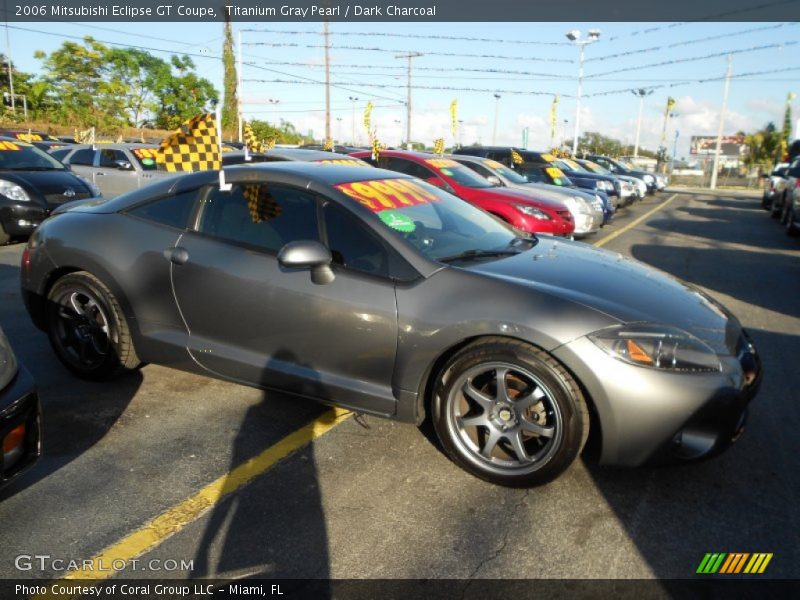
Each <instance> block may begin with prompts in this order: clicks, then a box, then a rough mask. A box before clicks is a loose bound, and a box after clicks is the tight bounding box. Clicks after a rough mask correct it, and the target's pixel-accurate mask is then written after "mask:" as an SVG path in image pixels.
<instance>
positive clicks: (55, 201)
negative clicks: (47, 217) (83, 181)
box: [44, 191, 92, 207]
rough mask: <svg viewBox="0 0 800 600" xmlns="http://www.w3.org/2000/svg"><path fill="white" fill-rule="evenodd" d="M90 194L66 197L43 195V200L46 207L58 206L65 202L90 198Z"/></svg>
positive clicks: (82, 193) (79, 193)
mask: <svg viewBox="0 0 800 600" xmlns="http://www.w3.org/2000/svg"><path fill="white" fill-rule="evenodd" d="M91 197H92V194H91V193H90V192H88V191H87V192H78V191H76V192H75V195H74V196H70V197H67V196H65V195H64V194H63V193H59V194H45V196H44V199H45V202H47V206H49V207H52V206H60V205H61V204H64V203H65V202H71V201H72V200H83V199H84V198H91Z"/></svg>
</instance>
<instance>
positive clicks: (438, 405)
mask: <svg viewBox="0 0 800 600" xmlns="http://www.w3.org/2000/svg"><path fill="white" fill-rule="evenodd" d="M432 408H433V410H432V416H433V422H434V427H435V429H436V433H437V435H438V437H439V439H440V441H441V443H442V446H443V447H444V449H445V451H446V452H447V454H448V455H449V456H450V458H451V459H452V460H453V461H454V462H455V463H456V464H458V465H459V466H461V467H462V468H464V469H465V470H467V471H469V472H470V473H472V474H473V475H476V476H478V477H480V478H481V479H485V480H487V481H490V482H492V483H496V484H500V485H506V486H512V487H531V486H535V485H541V484H544V483H547V482H548V481H551V480H553V479H555V478H556V477H558V476H559V475H561V473H563V472H564V471H565V470H566V469H567V468H568V467H569V466H570V465H571V464H572V463H573V461H574V460H575V458H576V457H577V456H578V454H579V453H580V451H581V449H582V448H583V445H584V444H585V442H586V438H587V437H588V433H589V415H588V411H587V409H586V402H585V401H584V399H583V395H582V394H581V391H580V388H579V386H578V385H577V383H576V382H575V380H574V379H573V378H572V377H571V376H570V375H569V373H567V371H566V370H565V369H564V367H563V366H562V365H561V364H560V363H559V362H558V361H556V360H555V359H554V358H553V357H552V356H550V355H549V354H547V353H545V352H543V351H541V350H539V349H537V348H534V347H533V346H530V345H529V344H525V343H523V342H519V341H514V340H506V339H502V338H487V339H485V340H482V341H479V342H476V343H474V344H471V345H469V346H467V347H466V348H464V349H463V350H461V351H460V352H458V353H457V354H456V355H455V356H454V357H453V358H452V359H451V360H450V361H449V362H448V363H447V365H445V367H444V368H443V369H442V372H441V374H440V376H439V379H438V381H437V384H436V388H435V390H434V395H433V407H432Z"/></svg>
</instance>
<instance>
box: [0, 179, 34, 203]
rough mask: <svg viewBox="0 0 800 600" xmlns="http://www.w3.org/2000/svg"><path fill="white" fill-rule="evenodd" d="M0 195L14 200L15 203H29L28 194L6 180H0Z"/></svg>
mask: <svg viewBox="0 0 800 600" xmlns="http://www.w3.org/2000/svg"><path fill="white" fill-rule="evenodd" d="M0 194H2V195H3V196H5V197H6V198H11V199H12V200H16V201H17V202H30V201H31V197H30V196H29V195H28V192H26V191H25V190H23V189H22V188H21V187H20V186H18V185H17V184H16V183H12V182H11V181H8V180H7V179H0Z"/></svg>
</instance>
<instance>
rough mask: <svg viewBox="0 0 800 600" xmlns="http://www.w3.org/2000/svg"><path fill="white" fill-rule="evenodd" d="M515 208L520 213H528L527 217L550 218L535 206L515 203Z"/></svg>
mask: <svg viewBox="0 0 800 600" xmlns="http://www.w3.org/2000/svg"><path fill="white" fill-rule="evenodd" d="M516 208H517V210H518V211H519V212H521V213H522V214H524V215H528V216H529V217H533V218H534V219H539V220H540V221H550V220H551V219H550V215H548V214H547V213H546V212H544V211H543V210H541V209H538V208H536V207H535V206H530V205H528V204H517V205H516Z"/></svg>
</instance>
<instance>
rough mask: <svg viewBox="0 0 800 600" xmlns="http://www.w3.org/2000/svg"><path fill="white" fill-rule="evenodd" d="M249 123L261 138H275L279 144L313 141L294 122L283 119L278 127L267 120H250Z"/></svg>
mask: <svg viewBox="0 0 800 600" xmlns="http://www.w3.org/2000/svg"><path fill="white" fill-rule="evenodd" d="M248 123H249V124H250V127H251V128H252V129H253V133H254V134H255V136H256V138H257V139H259V140H275V141H276V142H277V143H278V144H302V143H305V142H311V141H312V140H311V139H309V138H308V137H306V136H304V135H302V134H301V133H299V132H298V131H297V129H296V128H295V126H294V125H293V124H292V123H290V122H288V121H284V120H283V119H281V121H280V125H279V126H277V127H276V126H275V125H272V124H271V123H268V122H267V121H259V120H257V119H254V120H252V121H248Z"/></svg>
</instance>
